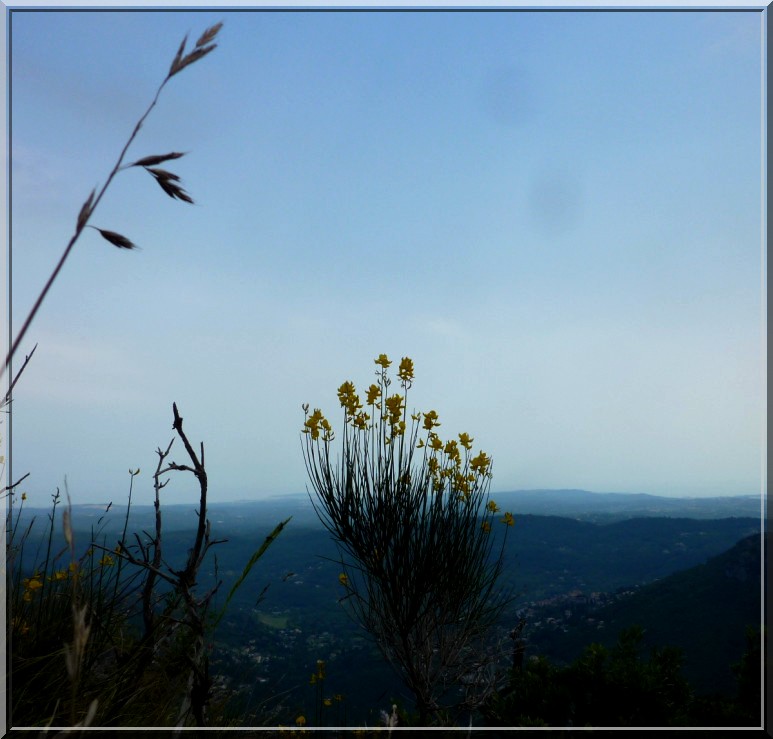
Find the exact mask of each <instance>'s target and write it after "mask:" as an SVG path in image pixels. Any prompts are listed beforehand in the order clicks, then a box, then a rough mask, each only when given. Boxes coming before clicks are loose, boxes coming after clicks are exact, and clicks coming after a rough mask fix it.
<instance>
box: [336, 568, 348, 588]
mask: <svg viewBox="0 0 773 739" xmlns="http://www.w3.org/2000/svg"><path fill="white" fill-rule="evenodd" d="M338 582H340V583H341V585H343V586H344V587H346V586H347V585H348V584H349V576H348V575H347V574H346V573H345V572H342V573H341V574H340V575H339V576H338Z"/></svg>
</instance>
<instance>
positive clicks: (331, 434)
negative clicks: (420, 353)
mask: <svg viewBox="0 0 773 739" xmlns="http://www.w3.org/2000/svg"><path fill="white" fill-rule="evenodd" d="M375 364H376V365H377V366H378V369H377V371H376V382H375V383H373V384H371V385H370V386H369V387H368V388H367V390H366V392H365V402H364V403H363V402H362V400H361V398H360V396H359V394H358V393H357V389H356V387H355V385H354V383H353V382H351V381H347V382H344V383H342V384H341V386H340V387H339V388H338V400H339V403H340V405H341V408H342V410H343V430H342V432H341V435H340V439H337V437H336V434H335V431H334V429H333V426H332V424H331V423H330V421H329V420H328V419H327V418H326V417H325V415H324V414H323V413H322V411H321V410H320V409H319V408H315V409H314V410H313V411H312V412H311V413H309V406H308V405H304V414H305V418H304V425H303V429H302V433H303V442H304V443H303V453H304V460H305V462H306V468H307V471H308V474H309V479H310V482H311V486H312V487H313V489H314V491H315V493H316V500H314V499H312V503H313V504H314V507H315V510H316V512H317V515H318V516H319V518H320V520H321V521H322V523H323V524H324V525H325V527H326V528H327V529H328V531H329V532H330V533H331V535H332V537H333V539H334V540H335V541H336V543H337V544H338V546H339V551H340V554H341V566H342V569H343V572H342V573H341V575H340V576H339V582H340V584H341V587H342V588H343V590H344V596H343V598H342V600H343V601H344V602H345V603H346V604H347V605H349V606H350V608H351V609H352V612H353V615H354V616H355V618H356V619H357V620H358V621H359V622H360V624H361V625H362V626H364V627H365V628H366V629H367V630H368V631H369V632H370V633H371V635H372V636H373V637H374V638H375V640H376V642H377V643H378V645H379V647H380V649H381V651H382V652H383V654H384V655H385V657H386V658H387V659H388V660H389V661H390V662H391V663H392V665H393V666H394V667H395V668H396V669H397V671H398V672H399V674H400V675H401V677H402V678H403V680H404V681H405V683H406V685H407V686H408V687H409V689H410V690H411V691H412V692H413V694H414V696H415V699H416V704H417V708H418V710H419V717H420V721H422V722H424V721H426V720H427V719H428V718H430V716H431V715H437V713H438V712H439V711H440V710H441V709H446V708H449V707H454V706H455V707H463V706H464V707H468V708H469V707H472V706H475V705H478V704H479V702H480V701H481V700H482V697H483V696H484V695H485V693H486V691H487V689H488V685H487V684H485V685H484V683H485V682H486V681H485V680H484V679H483V674H484V673H485V672H486V671H485V670H484V669H482V667H483V665H482V662H485V660H484V659H483V658H482V656H481V653H480V651H481V642H482V639H483V637H484V635H485V633H486V631H487V630H488V628H489V627H490V626H491V624H492V623H493V622H494V620H495V619H496V617H497V616H498V614H499V613H500V611H501V609H502V607H503V606H504V604H505V602H506V597H505V596H504V594H503V593H501V592H500V591H498V590H497V589H496V587H495V585H496V581H497V578H498V576H499V574H500V572H501V569H502V552H503V547H504V544H505V540H506V534H507V531H508V530H509V527H510V526H511V525H512V524H513V522H514V520H513V517H512V514H510V513H505V514H504V517H503V518H502V519H500V520H501V521H502V522H503V523H504V524H506V526H505V527H504V532H503V533H504V535H503V536H502V537H501V539H500V541H499V547H498V550H497V551H496V552H495V551H494V546H495V542H496V540H497V537H496V536H495V533H494V532H493V531H492V522H493V521H494V516H495V514H496V513H497V512H499V508H498V506H497V505H496V503H495V502H494V501H492V500H489V486H490V481H491V467H492V463H491V459H490V458H489V457H488V455H487V454H486V453H485V452H483V451H480V452H478V453H477V454H475V453H474V452H473V450H472V444H473V441H474V439H473V438H471V437H470V435H469V434H467V433H460V434H458V435H456V436H454V437H452V438H446V439H445V440H444V439H442V438H441V436H440V435H439V434H438V432H437V429H438V428H439V427H440V425H441V424H440V420H439V416H438V413H437V412H436V411H435V410H430V411H427V412H425V413H420V412H413V413H410V414H409V413H408V410H407V396H408V392H409V390H410V388H411V386H412V384H413V381H414V367H413V361H412V360H411V359H410V358H409V357H403V359H402V360H401V362H400V364H399V367H398V371H397V378H398V380H399V391H398V392H391V391H390V387H391V385H392V379H391V378H390V377H389V367H390V365H391V364H392V362H391V361H390V359H389V358H388V357H387V356H386V355H385V354H381V355H379V356H378V357H377V358H376V360H375ZM338 441H340V447H338V449H339V453H338V454H337V455H336V456H334V449H335V448H336V447H337V444H336V442H338ZM463 678H464V685H465V688H464V696H463V697H462V698H459V695H458V691H457V693H456V694H455V695H453V696H452V693H453V688H454V686H457V687H458V686H459V685H460V683H461V682H462V679H463Z"/></svg>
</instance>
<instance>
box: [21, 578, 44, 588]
mask: <svg viewBox="0 0 773 739" xmlns="http://www.w3.org/2000/svg"><path fill="white" fill-rule="evenodd" d="M22 585H24V589H25V590H38V588H42V587H43V583H42V581H41V579H40V575H33V576H32V577H25V578H24V579H23V580H22Z"/></svg>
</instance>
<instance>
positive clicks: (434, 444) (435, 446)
mask: <svg viewBox="0 0 773 739" xmlns="http://www.w3.org/2000/svg"><path fill="white" fill-rule="evenodd" d="M429 448H430V449H432V450H434V451H436V452H439V451H440V450H441V449H442V448H443V442H442V441H440V437H439V436H438V435H437V434H432V438H431V439H430V440H429Z"/></svg>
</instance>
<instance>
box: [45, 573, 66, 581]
mask: <svg viewBox="0 0 773 739" xmlns="http://www.w3.org/2000/svg"><path fill="white" fill-rule="evenodd" d="M48 579H49V580H54V581H56V580H66V579H67V570H57V571H56V572H55V573H54V574H53V575H51V576H50V577H49V578H48Z"/></svg>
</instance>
